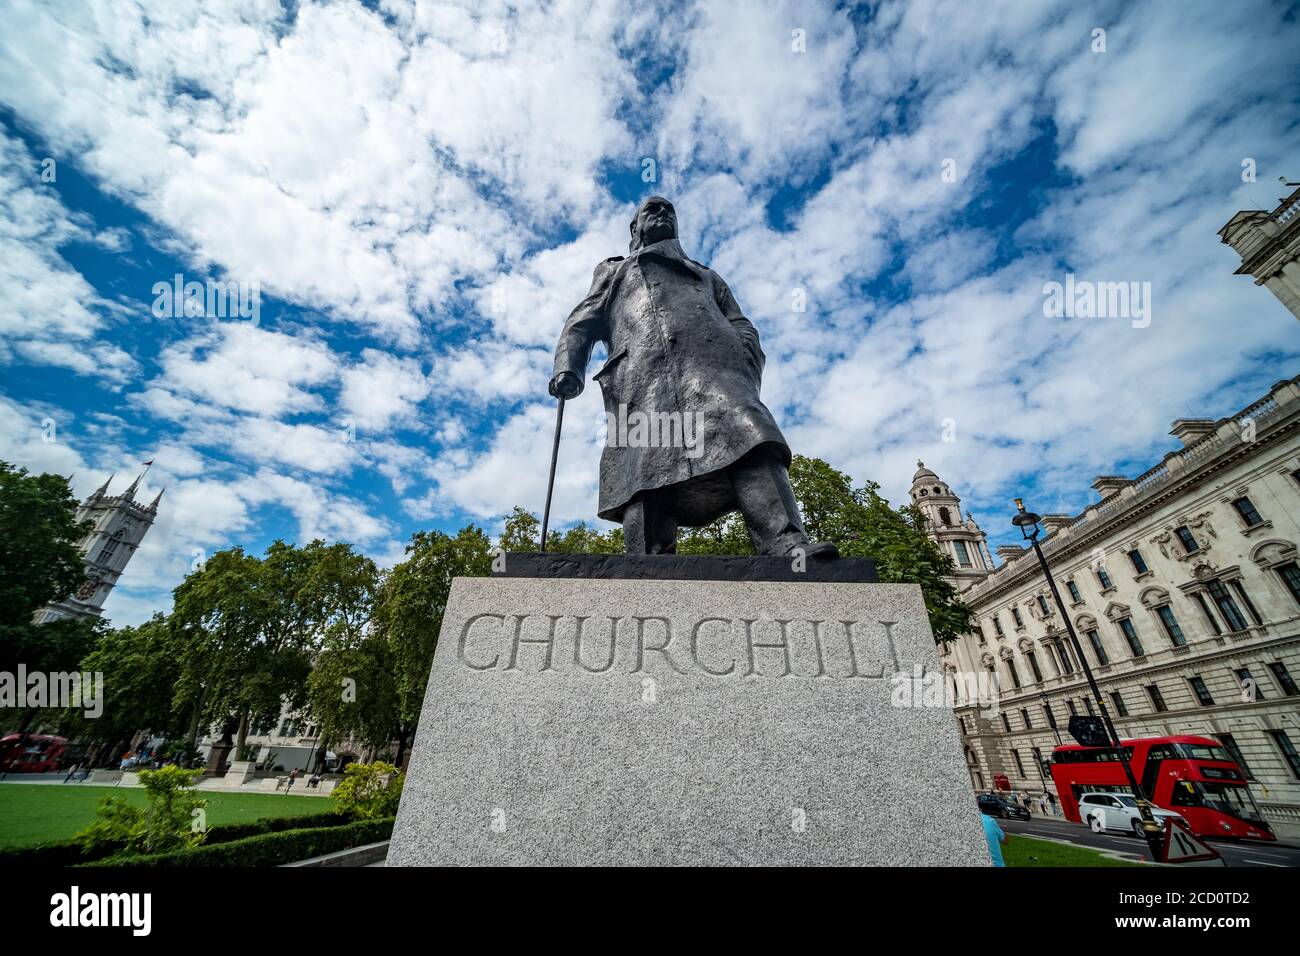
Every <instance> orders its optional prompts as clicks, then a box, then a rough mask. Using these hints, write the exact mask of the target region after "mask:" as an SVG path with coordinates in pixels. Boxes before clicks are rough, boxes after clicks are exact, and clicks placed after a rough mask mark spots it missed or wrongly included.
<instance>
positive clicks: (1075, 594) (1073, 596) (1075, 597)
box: [1065, 564, 1300, 604]
mask: <svg viewBox="0 0 1300 956" xmlns="http://www.w3.org/2000/svg"><path fill="white" fill-rule="evenodd" d="M1291 566H1292V567H1295V565H1294V564H1293V565H1291ZM1297 587H1300V581H1298V582H1297ZM1065 588H1066V590H1067V591H1069V592H1070V600H1071V601H1073V602H1074V603H1075V604H1079V603H1080V602H1082V601H1083V595H1082V594H1080V593H1079V585H1077V584H1075V583H1074V582H1073V581H1066V582H1065ZM1296 600H1297V601H1300V591H1297V592H1296Z"/></svg>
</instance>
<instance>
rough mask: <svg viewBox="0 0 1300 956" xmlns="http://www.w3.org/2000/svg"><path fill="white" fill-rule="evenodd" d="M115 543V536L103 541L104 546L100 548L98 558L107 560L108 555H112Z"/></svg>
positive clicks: (115, 548) (116, 543)
mask: <svg viewBox="0 0 1300 956" xmlns="http://www.w3.org/2000/svg"><path fill="white" fill-rule="evenodd" d="M117 545H118V539H117V538H109V539H108V540H107V541H105V542H104V547H103V548H101V549H100V551H99V560H100V561H107V560H108V559H109V558H110V557H112V555H113V552H114V551H116V550H117Z"/></svg>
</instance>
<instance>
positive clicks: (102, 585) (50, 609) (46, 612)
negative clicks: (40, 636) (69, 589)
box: [34, 474, 162, 624]
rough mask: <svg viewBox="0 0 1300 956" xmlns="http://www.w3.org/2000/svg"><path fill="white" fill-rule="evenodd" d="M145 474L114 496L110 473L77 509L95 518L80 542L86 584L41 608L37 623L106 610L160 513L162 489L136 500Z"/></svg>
mask: <svg viewBox="0 0 1300 956" xmlns="http://www.w3.org/2000/svg"><path fill="white" fill-rule="evenodd" d="M143 477H144V475H143V474H142V475H141V476H140V477H139V478H136V480H135V481H133V482H131V485H130V487H128V488H127V489H126V490H125V491H124V492H122V494H120V495H112V496H110V495H109V494H108V486H109V485H110V484H111V483H112V481H113V479H112V478H111V477H110V478H109V479H108V481H106V482H104V484H103V485H102V486H100V488H99V489H98V490H97V491H96V492H95V493H94V494H92V495H91V496H90V497H89V498H87V499H86V500H85V501H84V502H83V503H82V504H81V506H80V507H78V508H77V521H78V522H82V521H90V522H92V527H91V531H90V533H89V534H87V535H86V536H85V537H84V538H82V539H81V540H80V541H79V542H77V547H78V548H79V549H80V550H81V553H82V554H83V555H84V556H85V559H86V583H85V584H84V585H83V586H82V587H81V589H80V590H78V591H77V593H76V594H71V595H69V596H68V597H66V598H64V599H63V600H61V601H53V602H51V603H49V604H47V605H45V607H43V608H42V609H41V610H39V611H37V612H36V615H35V618H34V620H35V621H36V623H37V624H44V623H45V622H47V621H53V620H57V619H59V618H67V617H79V618H98V617H100V616H101V615H102V614H103V613H104V602H105V601H106V600H108V595H109V594H110V593H111V592H112V590H113V586H114V585H115V584H117V580H118V578H120V577H121V576H122V572H123V570H125V568H126V565H127V562H129V561H130V560H131V558H132V557H133V556H134V555H135V552H136V549H137V548H139V547H140V542H141V541H143V540H144V536H145V533H146V532H148V530H149V528H150V527H152V526H153V523H154V519H155V518H157V517H158V502H160V501H161V500H162V492H161V491H160V492H158V495H157V497H155V498H154V500H153V502H152V503H151V504H149V505H144V504H141V503H140V502H138V501H136V500H135V492H136V489H137V488H138V487H139V485H140V479H141V478H143Z"/></svg>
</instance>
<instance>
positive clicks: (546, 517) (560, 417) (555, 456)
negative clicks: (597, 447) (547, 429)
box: [542, 395, 564, 552]
mask: <svg viewBox="0 0 1300 956" xmlns="http://www.w3.org/2000/svg"><path fill="white" fill-rule="evenodd" d="M563 425H564V396H563V395H561V396H560V407H559V408H558V409H557V410H556V412H555V443H554V444H553V445H551V478H550V480H549V481H548V482H547V483H546V510H545V511H543V512H542V551H543V552H545V551H546V527H547V525H549V524H550V521H551V492H553V491H554V490H555V463H556V461H557V460H559V457H560V428H561V426H563Z"/></svg>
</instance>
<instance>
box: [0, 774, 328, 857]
mask: <svg viewBox="0 0 1300 956" xmlns="http://www.w3.org/2000/svg"><path fill="white" fill-rule="evenodd" d="M110 793H112V794H120V795H121V796H124V797H126V799H127V800H129V801H130V802H131V803H133V804H136V805H137V806H141V807H143V806H144V805H145V802H146V801H145V795H144V790H141V789H138V788H133V787H100V786H90V785H89V784H84V783H78V784H71V783H70V784H46V785H41V784H30V783H28V784H23V783H3V784H0V847H4V846H30V845H32V844H34V843H51V842H56V841H59V840H66V839H68V838H69V837H71V836H72V835H73V834H75V833H76V832H77V831H78V830H82V829H84V828H85V827H87V826H88V825H90V823H92V822H93V821H94V819H95V807H96V806H97V805H98V803H99V801H100V800H102V799H103V798H104V796H106V795H107V794H110ZM203 798H204V799H205V800H207V801H208V805H207V816H208V826H210V827H215V826H220V825H221V824H223V823H241V822H243V821H245V820H256V819H258V818H259V817H290V816H302V815H304V814H308V813H325V812H326V811H328V810H329V809H330V807H331V806H333V802H332V801H331V800H329V799H328V798H322V797H297V796H288V795H285V794H280V793H221V792H219V791H204V792H203Z"/></svg>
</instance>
